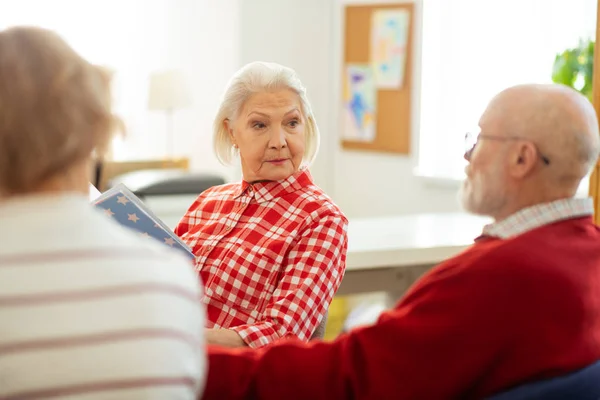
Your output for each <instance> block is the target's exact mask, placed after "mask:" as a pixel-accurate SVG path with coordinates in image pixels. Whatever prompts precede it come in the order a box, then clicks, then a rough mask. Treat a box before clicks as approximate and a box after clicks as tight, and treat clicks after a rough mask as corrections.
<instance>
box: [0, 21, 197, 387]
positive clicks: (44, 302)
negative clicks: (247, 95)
mask: <svg viewBox="0 0 600 400" xmlns="http://www.w3.org/2000/svg"><path fill="white" fill-rule="evenodd" d="M110 97H111V96H110V88H109V78H108V76H107V75H106V74H105V72H104V71H102V70H100V69H99V68H97V67H95V66H93V65H91V64H89V63H88V62H87V61H85V60H84V59H82V58H81V57H80V56H79V55H78V54H77V53H75V51H73V49H71V48H70V47H69V46H68V45H67V44H66V43H65V42H64V41H63V40H62V39H61V38H59V37H58V36H57V35H55V34H54V33H52V32H49V31H46V30H43V29H38V28H24V27H16V28H11V29H8V30H5V31H0V321H2V322H1V323H0V382H1V383H0V398H2V399H17V398H18V399H26V398H27V399H33V398H36V399H37V398H66V397H68V398H75V397H76V398H86V399H92V398H94V399H95V398H111V399H117V398H118V399H173V398H177V399H195V398H196V397H197V395H198V393H199V389H200V388H201V387H202V384H203V381H204V361H205V359H204V346H203V339H202V337H203V333H204V332H203V328H204V326H205V322H204V317H203V310H202V308H201V307H199V304H198V301H197V298H198V296H199V295H200V293H201V291H200V285H199V284H198V281H197V278H196V275H195V273H194V270H193V266H192V265H191V264H190V263H189V262H188V260H187V259H185V258H183V257H182V256H181V255H179V253H177V254H175V253H173V251H172V250H171V249H169V248H167V246H164V245H161V244H160V243H158V242H156V243H151V242H149V241H147V240H144V239H142V238H140V237H139V234H135V233H133V231H130V230H126V229H125V228H123V227H121V226H120V225H119V224H118V223H117V222H115V221H112V220H111V219H110V218H109V217H108V216H106V215H104V213H101V212H100V211H99V210H97V209H95V208H94V207H92V206H91V205H90V204H89V201H88V190H89V187H88V180H89V178H90V172H91V166H92V153H94V151H96V153H97V154H101V153H102V151H103V150H104V149H106V147H107V146H108V144H109V143H110V139H111V132H112V131H113V128H114V126H115V117H114V115H113V113H112V110H111V101H110Z"/></svg>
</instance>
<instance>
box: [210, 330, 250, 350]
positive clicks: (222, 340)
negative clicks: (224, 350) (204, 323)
mask: <svg viewBox="0 0 600 400" xmlns="http://www.w3.org/2000/svg"><path fill="white" fill-rule="evenodd" d="M204 333H205V335H206V336H205V337H206V343H207V344H214V345H217V346H223V347H246V343H245V342H244V341H243V340H242V338H241V337H240V335H238V333H237V332H235V331H232V330H230V329H206V331H205V332H204Z"/></svg>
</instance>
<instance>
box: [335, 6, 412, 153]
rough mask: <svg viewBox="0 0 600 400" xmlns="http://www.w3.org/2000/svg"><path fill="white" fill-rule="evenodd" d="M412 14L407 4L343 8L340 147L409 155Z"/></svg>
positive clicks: (410, 7)
mask: <svg viewBox="0 0 600 400" xmlns="http://www.w3.org/2000/svg"><path fill="white" fill-rule="evenodd" d="M413 15H414V7H413V4H412V3H399V4H382V5H351V6H346V7H345V10H344V22H345V23H344V32H343V38H344V41H343V46H344V51H343V64H342V76H343V84H342V90H343V93H342V99H343V123H342V137H341V144H342V147H343V148H345V149H351V150H365V151H378V152H386V153H396V154H409V153H410V145H411V143H410V142H411V140H410V139H411V108H412V105H411V94H412V57H413V35H414V34H413Z"/></svg>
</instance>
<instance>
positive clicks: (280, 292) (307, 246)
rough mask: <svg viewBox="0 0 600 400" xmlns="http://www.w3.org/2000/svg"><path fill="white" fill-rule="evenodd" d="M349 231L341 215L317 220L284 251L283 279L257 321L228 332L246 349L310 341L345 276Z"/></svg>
mask: <svg viewBox="0 0 600 400" xmlns="http://www.w3.org/2000/svg"><path fill="white" fill-rule="evenodd" d="M347 229H348V221H347V219H346V218H345V217H344V216H343V215H341V214H327V215H324V216H321V217H320V218H317V219H315V220H314V221H313V222H312V223H311V224H310V225H309V226H307V227H306V228H305V229H304V230H303V232H302V233H301V234H300V236H299V237H298V239H297V240H296V242H295V243H294V244H293V247H292V248H291V249H290V250H289V251H288V254H287V258H286V260H285V261H284V263H283V266H284V272H283V275H282V277H281V279H280V281H279V282H278V285H277V288H276V289H275V292H274V293H273V296H272V300H271V302H270V304H268V305H267V307H266V308H265V310H264V312H263V314H262V316H261V318H260V319H259V321H258V322H256V323H254V324H248V325H241V326H237V327H233V328H231V330H232V331H234V332H236V333H237V334H238V335H239V336H240V338H241V339H242V340H243V342H244V343H245V344H246V345H248V346H250V347H261V346H264V345H267V344H270V343H272V342H274V341H275V340H277V339H279V338H283V337H286V336H291V337H297V338H299V339H300V340H308V339H310V337H311V335H312V333H313V332H314V330H315V329H316V328H317V326H318V325H319V323H320V322H321V320H322V318H323V316H324V315H325V313H326V311H327V308H328V307H329V303H330V302H331V300H332V299H333V296H334V294H335V292H336V291H337V290H338V288H339V286H340V283H341V281H342V278H343V276H344V271H345V269H346V250H347V247H348V236H347Z"/></svg>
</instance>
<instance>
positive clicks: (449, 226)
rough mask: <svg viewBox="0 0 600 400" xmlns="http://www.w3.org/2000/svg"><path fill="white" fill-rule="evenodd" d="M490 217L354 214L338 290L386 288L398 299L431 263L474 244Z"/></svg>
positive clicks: (342, 293)
mask: <svg viewBox="0 0 600 400" xmlns="http://www.w3.org/2000/svg"><path fill="white" fill-rule="evenodd" d="M489 222H491V220H490V219H489V218H483V217H478V216H473V215H469V214H466V213H440V214H414V215H403V216H390V217H377V218H360V219H351V220H350V223H349V227H348V256H347V266H346V274H345V276H344V280H343V281H342V285H341V287H340V290H339V291H338V294H340V295H344V294H354V293H364V292H374V291H385V292H388V293H389V294H390V297H391V299H390V300H391V301H395V299H397V298H399V297H400V296H401V295H402V293H404V291H405V290H406V288H407V287H408V286H410V285H411V284H412V283H413V282H414V281H415V280H416V279H417V278H418V277H419V276H421V275H422V274H423V273H424V272H425V271H427V270H428V269H429V268H431V267H432V266H434V265H436V264H438V263H439V262H441V261H443V260H445V259H447V258H449V257H452V256H454V255H456V254H458V253H459V252H460V251H462V250H464V249H465V248H467V247H468V246H469V245H470V244H472V243H473V240H474V239H475V238H476V237H477V236H479V235H480V234H481V230H482V228H483V226H484V225H485V224H486V223H489Z"/></svg>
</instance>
